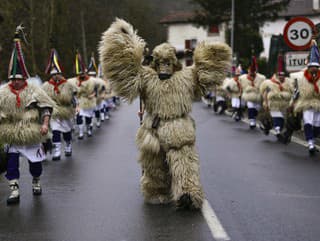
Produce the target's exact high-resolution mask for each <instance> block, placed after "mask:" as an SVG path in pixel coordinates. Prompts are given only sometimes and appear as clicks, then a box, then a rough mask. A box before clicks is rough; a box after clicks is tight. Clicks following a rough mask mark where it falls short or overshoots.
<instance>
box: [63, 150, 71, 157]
mask: <svg viewBox="0 0 320 241" xmlns="http://www.w3.org/2000/svg"><path fill="white" fill-rule="evenodd" d="M64 155H65V156H68V157H69V156H72V151H71V152H65V153H64Z"/></svg>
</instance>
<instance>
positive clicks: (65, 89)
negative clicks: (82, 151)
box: [42, 49, 77, 161]
mask: <svg viewBox="0 0 320 241" xmlns="http://www.w3.org/2000/svg"><path fill="white" fill-rule="evenodd" d="M45 72H46V74H49V75H50V79H49V80H48V81H47V82H45V83H44V84H43V86H42V89H43V90H44V91H45V92H46V93H47V94H48V95H49V96H50V97H51V98H52V99H53V100H54V101H55V102H56V108H54V110H53V113H52V118H51V121H50V127H51V129H52V143H53V146H54V149H53V156H52V160H53V161H57V160H60V158H61V134H62V136H63V139H64V141H65V143H66V145H65V155H66V156H71V155H72V143H71V142H72V127H73V123H72V119H73V118H74V115H75V110H76V108H77V100H76V98H75V94H76V91H77V89H76V88H75V87H74V86H73V85H72V84H70V83H69V82H67V80H66V79H65V78H64V77H63V76H62V70H61V65H60V63H59V57H58V53H57V51H56V50H55V49H52V50H51V53H50V58H49V62H48V65H47V68H46V71H45Z"/></svg>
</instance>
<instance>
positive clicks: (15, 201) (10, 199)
mask: <svg viewBox="0 0 320 241" xmlns="http://www.w3.org/2000/svg"><path fill="white" fill-rule="evenodd" d="M19 202H20V196H18V197H8V198H7V205H14V204H18V203H19Z"/></svg>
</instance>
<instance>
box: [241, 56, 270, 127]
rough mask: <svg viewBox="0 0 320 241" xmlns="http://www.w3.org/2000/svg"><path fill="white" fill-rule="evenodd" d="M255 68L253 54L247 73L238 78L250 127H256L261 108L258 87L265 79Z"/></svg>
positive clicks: (255, 63) (256, 67)
mask: <svg viewBox="0 0 320 241" xmlns="http://www.w3.org/2000/svg"><path fill="white" fill-rule="evenodd" d="M257 69H258V66H257V61H256V57H255V56H253V57H252V60H251V65H250V67H249V70H248V74H243V75H241V76H240V78H239V79H240V83H241V86H242V99H243V100H244V101H246V103H247V107H248V119H249V122H250V123H249V126H250V129H254V128H255V127H256V118H257V115H258V111H259V110H260V108H261V99H262V98H261V94H260V90H259V88H260V85H261V83H262V82H263V81H264V80H265V79H266V77H265V76H264V75H262V74H259V73H258V72H257Z"/></svg>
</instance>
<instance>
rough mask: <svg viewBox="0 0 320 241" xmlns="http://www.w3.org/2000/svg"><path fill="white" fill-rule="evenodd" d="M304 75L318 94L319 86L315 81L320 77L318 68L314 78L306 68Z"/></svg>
mask: <svg viewBox="0 0 320 241" xmlns="http://www.w3.org/2000/svg"><path fill="white" fill-rule="evenodd" d="M304 77H305V78H306V79H307V80H308V82H309V83H310V84H312V85H313V87H314V90H315V92H317V93H318V94H319V87H318V85H317V82H318V80H319V78H320V70H318V72H317V76H316V77H315V78H313V76H312V74H310V73H309V71H308V70H305V71H304Z"/></svg>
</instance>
